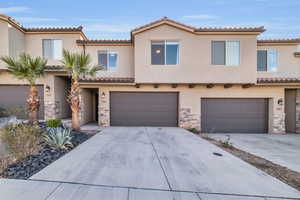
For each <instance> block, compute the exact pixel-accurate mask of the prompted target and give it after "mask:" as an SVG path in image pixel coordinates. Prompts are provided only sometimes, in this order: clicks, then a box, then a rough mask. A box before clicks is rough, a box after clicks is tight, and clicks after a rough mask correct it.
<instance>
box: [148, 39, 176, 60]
mask: <svg viewBox="0 0 300 200" xmlns="http://www.w3.org/2000/svg"><path fill="white" fill-rule="evenodd" d="M178 60H179V44H178V42H176V41H168V40H160V41H152V42H151V65H177V64H178Z"/></svg>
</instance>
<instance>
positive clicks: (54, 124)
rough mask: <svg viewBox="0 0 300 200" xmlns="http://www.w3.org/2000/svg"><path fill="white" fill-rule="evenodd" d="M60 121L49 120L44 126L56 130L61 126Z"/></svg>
mask: <svg viewBox="0 0 300 200" xmlns="http://www.w3.org/2000/svg"><path fill="white" fill-rule="evenodd" d="M61 124H62V123H61V120H60V119H50V120H47V121H46V126H47V127H48V128H58V127H60V126H61Z"/></svg>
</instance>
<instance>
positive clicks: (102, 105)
mask: <svg viewBox="0 0 300 200" xmlns="http://www.w3.org/2000/svg"><path fill="white" fill-rule="evenodd" d="M99 126H103V127H107V126H110V115H109V92H107V91H101V90H99Z"/></svg>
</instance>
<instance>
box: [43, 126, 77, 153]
mask: <svg viewBox="0 0 300 200" xmlns="http://www.w3.org/2000/svg"><path fill="white" fill-rule="evenodd" d="M44 139H45V141H46V142H47V144H48V145H49V146H51V147H52V148H55V149H64V150H65V149H68V147H72V146H73V144H72V142H71V139H72V133H71V130H70V129H66V128H52V129H49V130H48V133H46V134H45V135H44Z"/></svg>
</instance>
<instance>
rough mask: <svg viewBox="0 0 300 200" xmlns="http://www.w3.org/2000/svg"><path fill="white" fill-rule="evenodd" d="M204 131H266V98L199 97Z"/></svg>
mask: <svg viewBox="0 0 300 200" xmlns="http://www.w3.org/2000/svg"><path fill="white" fill-rule="evenodd" d="M201 128H202V131H203V132H205V133H267V132H268V99H263V98H257V99H242V98H241V99H229V98H228V99H225V98H223V99H222V98H212V99H210V98H208V99H205V98H204V99H201Z"/></svg>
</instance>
